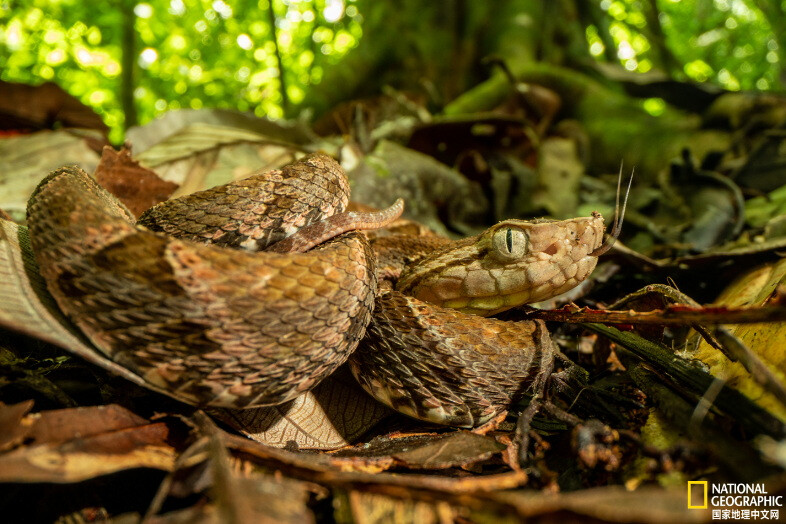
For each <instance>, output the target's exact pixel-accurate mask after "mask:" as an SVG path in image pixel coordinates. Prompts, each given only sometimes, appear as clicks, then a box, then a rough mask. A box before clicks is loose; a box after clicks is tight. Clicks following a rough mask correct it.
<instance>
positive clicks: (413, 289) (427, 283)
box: [396, 213, 604, 316]
mask: <svg viewBox="0 0 786 524" xmlns="http://www.w3.org/2000/svg"><path fill="white" fill-rule="evenodd" d="M603 231H604V223H603V217H602V216H601V215H600V214H599V213H594V214H593V215H592V216H591V217H581V218H574V219H570V220H561V221H551V220H543V219H539V220H531V221H524V220H506V221H504V222H500V223H499V224H496V225H495V226H492V227H491V228H489V229H488V230H486V231H485V232H483V233H482V234H480V235H478V236H477V237H472V238H470V239H465V240H464V241H461V242H459V243H456V244H455V245H454V246H453V247H449V248H447V249H443V250H441V251H438V252H436V253H434V254H433V255H431V256H429V257H426V258H425V259H420V260H419V261H418V264H417V266H416V267H413V268H408V269H407V270H406V271H405V272H404V273H403V274H402V275H401V278H400V279H399V281H398V284H397V287H396V289H397V290H399V291H401V292H403V293H407V294H410V295H411V296H413V297H415V298H417V299H419V300H423V301H424V302H429V303H432V304H435V305H439V306H442V307H447V308H451V309H457V310H459V311H462V312H464V313H469V314H474V315H480V316H490V315H494V314H496V313H499V312H501V311H505V310H506V309H510V308H511V307H515V306H519V305H522V304H527V303H531V302H539V301H542V300H547V299H549V298H552V297H554V296H557V295H560V294H562V293H564V292H566V291H568V290H569V289H572V288H573V287H575V286H576V285H578V284H579V283H580V282H581V281H583V280H584V279H586V278H587V277H588V276H589V275H590V273H592V270H593V269H594V268H595V265H596V264H597V257H595V256H592V254H593V252H595V251H596V250H597V249H598V248H599V247H600V246H601V244H602V241H603Z"/></svg>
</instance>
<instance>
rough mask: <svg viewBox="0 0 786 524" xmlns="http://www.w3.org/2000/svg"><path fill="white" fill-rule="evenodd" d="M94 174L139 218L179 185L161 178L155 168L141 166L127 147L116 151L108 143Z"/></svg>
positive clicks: (99, 181)
mask: <svg viewBox="0 0 786 524" xmlns="http://www.w3.org/2000/svg"><path fill="white" fill-rule="evenodd" d="M95 177H96V180H97V181H98V183H99V184H101V185H102V186H104V187H105V188H106V189H108V190H109V192H110V193H112V194H113V195H115V196H116V197H117V198H118V200H120V201H121V202H123V203H124V204H125V205H126V207H128V209H129V210H131V212H132V213H133V214H134V216H135V217H137V218H139V215H141V214H142V213H143V212H144V211H145V210H147V209H149V208H151V207H153V206H154V205H156V204H158V203H159V202H163V201H164V200H166V199H167V198H169V196H170V195H171V194H172V193H173V192H174V191H175V190H176V189H177V184H175V183H172V182H167V181H166V180H161V178H160V177H159V176H158V175H157V174H156V173H155V172H154V171H151V170H150V169H147V168H145V167H142V166H140V165H139V162H137V161H136V160H133V159H132V158H131V152H130V151H129V150H128V149H122V150H120V151H115V150H114V149H113V148H111V147H109V146H106V147H104V151H103V154H102V155H101V161H100V162H99V164H98V167H97V168H96V172H95Z"/></svg>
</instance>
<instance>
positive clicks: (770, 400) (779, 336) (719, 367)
mask: <svg viewBox="0 0 786 524" xmlns="http://www.w3.org/2000/svg"><path fill="white" fill-rule="evenodd" d="M785 283H786V260H784V259H781V260H779V261H777V262H772V263H768V264H765V265H762V266H759V267H756V268H754V269H752V270H749V271H747V272H746V273H743V274H741V275H740V276H739V277H738V278H737V279H736V280H735V281H733V282H732V283H731V284H729V286H728V287H727V288H726V289H724V290H723V292H722V293H721V294H720V296H719V297H718V298H717V300H716V301H715V303H714V305H716V306H762V305H765V304H767V303H768V301H769V300H770V299H771V298H772V297H773V296H775V295H776V293H777V289H778V286H783V285H784V284H785ZM728 330H729V331H730V332H731V334H733V335H734V336H736V337H737V338H739V339H740V341H741V342H742V343H743V344H745V345H746V346H747V347H748V348H749V349H750V350H751V351H752V352H753V353H755V354H756V355H758V357H759V359H760V360H761V361H762V362H763V363H764V364H765V365H766V366H767V368H768V369H769V371H770V372H771V373H772V374H773V375H774V378H775V379H776V380H778V381H779V382H780V384H786V354H785V353H784V352H783V348H784V347H785V346H786V322H770V323H762V324H738V325H732V326H729V327H728ZM688 347H691V346H690V345H688ZM691 356H693V357H694V358H698V359H699V360H701V361H702V362H704V363H705V364H706V365H708V366H709V368H710V373H711V374H712V375H714V376H716V377H718V378H721V379H724V380H726V381H727V383H728V384H729V386H731V387H733V388H735V389H738V390H739V391H740V392H741V393H743V394H744V395H745V396H747V397H748V398H750V399H751V400H753V401H755V402H756V403H757V404H759V405H760V406H761V407H763V408H765V409H767V410H768V411H770V412H771V413H772V414H773V415H775V416H777V417H778V418H779V419H780V420H782V421H786V406H784V405H783V404H782V403H781V402H779V401H778V400H777V399H776V398H775V397H774V396H773V395H772V394H770V393H767V392H765V391H764V389H763V388H762V386H761V385H759V384H758V383H756V381H754V380H753V378H752V377H751V375H750V373H749V372H748V371H747V370H746V369H745V367H744V366H743V365H742V364H741V363H739V362H732V361H731V360H729V359H728V358H727V357H726V356H724V355H723V353H721V352H720V351H718V350H717V349H715V348H713V347H712V346H710V345H709V344H708V343H707V342H706V341H704V340H702V341H701V343H700V344H699V345H698V348H697V349H696V350H695V351H694V352H692V354H691Z"/></svg>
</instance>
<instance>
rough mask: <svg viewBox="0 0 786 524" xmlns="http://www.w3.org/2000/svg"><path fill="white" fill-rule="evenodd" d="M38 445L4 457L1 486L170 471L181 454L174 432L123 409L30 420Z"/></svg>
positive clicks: (39, 415)
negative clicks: (170, 438)
mask: <svg viewBox="0 0 786 524" xmlns="http://www.w3.org/2000/svg"><path fill="white" fill-rule="evenodd" d="M19 425H20V426H27V427H29V428H30V431H29V433H28V434H27V435H26V436H27V437H30V438H32V439H33V443H32V444H29V445H22V446H19V447H17V448H16V449H13V450H11V451H9V452H6V453H4V454H2V455H0V482H80V481H83V480H86V479H90V478H94V477H97V476H101V475H107V474H109V473H115V472H117V471H123V470H126V469H134V468H154V469H161V470H164V471H169V470H171V469H172V467H173V464H174V459H175V450H174V449H173V448H172V447H171V446H170V445H169V444H167V442H166V440H167V437H168V435H169V428H168V427H167V426H166V424H164V423H163V422H157V423H152V424H151V423H149V422H148V421H147V420H145V419H143V418H141V417H138V416H136V415H134V414H133V413H131V412H129V411H127V410H125V409H124V408H121V407H119V406H100V407H91V408H72V409H64V410H55V411H45V412H42V413H35V414H31V415H28V416H27V417H25V418H24V419H22V420H20V421H19Z"/></svg>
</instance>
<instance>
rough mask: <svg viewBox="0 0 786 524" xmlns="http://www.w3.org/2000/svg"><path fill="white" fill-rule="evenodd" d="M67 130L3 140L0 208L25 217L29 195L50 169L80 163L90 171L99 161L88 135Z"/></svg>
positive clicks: (22, 218) (1, 149)
mask: <svg viewBox="0 0 786 524" xmlns="http://www.w3.org/2000/svg"><path fill="white" fill-rule="evenodd" d="M90 136H94V137H98V136H99V135H98V134H97V133H95V134H93V135H90V134H85V136H80V135H78V134H74V133H72V132H69V131H66V130H62V129H61V130H58V131H39V132H38V133H33V134H31V135H20V136H15V137H10V138H4V139H2V140H0V208H3V209H4V210H5V211H6V212H7V213H8V214H10V215H11V216H12V217H13V218H14V220H17V221H22V220H24V218H25V212H26V209H27V199H28V198H29V197H30V194H31V193H32V192H33V189H35V187H36V186H37V185H38V182H39V181H41V179H42V178H44V177H45V176H46V175H47V174H48V173H49V172H50V171H53V170H55V169H57V168H59V167H62V166H64V165H67V164H77V165H79V166H80V167H81V168H82V169H84V170H85V171H87V172H88V173H92V172H93V170H94V169H95V167H96V166H97V165H98V155H97V154H96V153H95V151H93V150H92V149H91V148H90V147H89V145H88V143H87V140H86V137H90Z"/></svg>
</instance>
